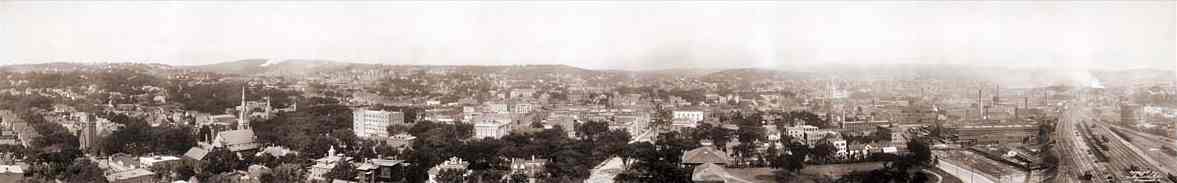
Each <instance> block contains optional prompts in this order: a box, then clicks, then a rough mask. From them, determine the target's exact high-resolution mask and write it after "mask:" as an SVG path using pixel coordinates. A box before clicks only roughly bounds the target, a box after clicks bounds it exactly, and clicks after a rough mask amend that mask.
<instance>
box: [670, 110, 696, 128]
mask: <svg viewBox="0 0 1177 183" xmlns="http://www.w3.org/2000/svg"><path fill="white" fill-rule="evenodd" d="M671 115H672V117H673V118H671V119H672V121H673V123H672V124H671V126H674V127H689V128H694V127H695V126H698V125H699V122H701V121H703V111H700V110H675V111H673V112H671Z"/></svg>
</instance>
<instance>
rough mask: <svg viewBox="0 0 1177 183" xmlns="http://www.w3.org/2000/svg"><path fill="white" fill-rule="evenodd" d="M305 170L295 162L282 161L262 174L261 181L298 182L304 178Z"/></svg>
mask: <svg viewBox="0 0 1177 183" xmlns="http://www.w3.org/2000/svg"><path fill="white" fill-rule="evenodd" d="M304 177H306V171H304V170H303V169H302V167H301V166H299V165H297V164H290V163H284V164H282V165H278V167H276V168H274V171H272V172H270V173H268V174H265V175H262V177H261V179H262V182H300V181H303V180H305V178H304Z"/></svg>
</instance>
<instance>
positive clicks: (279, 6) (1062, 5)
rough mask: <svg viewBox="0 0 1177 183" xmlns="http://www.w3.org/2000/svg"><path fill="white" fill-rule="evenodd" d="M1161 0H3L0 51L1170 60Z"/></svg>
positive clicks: (709, 62)
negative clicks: (425, 0)
mask: <svg viewBox="0 0 1177 183" xmlns="http://www.w3.org/2000/svg"><path fill="white" fill-rule="evenodd" d="M1173 7H1174V3H1173V2H953V3H946V2H871V3H848V2H823V3H816V2H756V3H721V2H707V3H699V2H692V3H682V2H631V3H621V2H559V3H549V2H475V3H441V2H429V3H423V2H305V3H293V2H246V3H223V2H3V3H0V10H3V11H0V15H3V16H0V24H4V25H10V26H6V28H5V29H3V30H0V38H2V39H5V40H12V41H6V42H5V43H0V48H2V49H0V52H4V53H3V54H0V55H5V56H4V57H0V61H2V62H5V64H6V65H8V64H26V63H47V62H153V63H164V64H170V65H203V64H213V63H221V62H228V61H234V60H242V59H251V58H279V59H281V58H290V59H321V60H335V61H344V62H357V63H378V64H394V65H396V64H410V65H471V64H472V65H518V64H565V65H571V66H576V67H581V68H588V69H624V70H655V69H673V68H748V67H753V68H790V67H804V66H812V65H827V64H907V63H917V64H964V65H982V66H1009V67H1022V68H1025V67H1031V68H1043V67H1057V66H1059V65H1063V66H1065V67H1062V68H1063V69H1071V70H1091V69H1134V68H1154V69H1156V68H1161V69H1165V70H1170V69H1172V68H1174V67H1177V65H1175V64H1174V60H1175V59H1174V52H1173V51H1172V50H1174V49H1175V48H1174V27H1175V26H1174V16H1173V15H1174V10H1173ZM932 15H935V16H932ZM34 17H35V18H34ZM116 20H117V21H116ZM700 25H706V26H700ZM847 53H851V54H847Z"/></svg>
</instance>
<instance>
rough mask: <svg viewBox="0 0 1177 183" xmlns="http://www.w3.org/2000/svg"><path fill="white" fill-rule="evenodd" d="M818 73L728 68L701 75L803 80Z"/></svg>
mask: <svg viewBox="0 0 1177 183" xmlns="http://www.w3.org/2000/svg"><path fill="white" fill-rule="evenodd" d="M817 77H818V75H817V74H816V73H806V72H797V71H783V70H774V69H761V68H744V69H727V70H722V71H717V72H712V73H708V74H706V75H703V76H700V77H699V79H700V80H703V81H712V82H719V81H757V80H802V79H815V78H817Z"/></svg>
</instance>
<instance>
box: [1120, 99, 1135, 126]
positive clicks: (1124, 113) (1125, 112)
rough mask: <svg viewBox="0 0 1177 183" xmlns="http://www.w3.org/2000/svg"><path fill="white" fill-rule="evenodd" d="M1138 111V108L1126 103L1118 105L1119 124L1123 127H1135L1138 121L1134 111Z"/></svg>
mask: <svg viewBox="0 0 1177 183" xmlns="http://www.w3.org/2000/svg"><path fill="white" fill-rule="evenodd" d="M1138 109H1139V106H1136V105H1132V104H1128V103H1121V104H1120V124H1121V125H1124V126H1132V125H1136V122H1137V121H1138V119H1137V117H1136V111H1137V110H1138Z"/></svg>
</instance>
